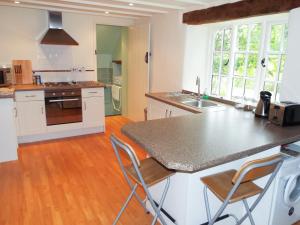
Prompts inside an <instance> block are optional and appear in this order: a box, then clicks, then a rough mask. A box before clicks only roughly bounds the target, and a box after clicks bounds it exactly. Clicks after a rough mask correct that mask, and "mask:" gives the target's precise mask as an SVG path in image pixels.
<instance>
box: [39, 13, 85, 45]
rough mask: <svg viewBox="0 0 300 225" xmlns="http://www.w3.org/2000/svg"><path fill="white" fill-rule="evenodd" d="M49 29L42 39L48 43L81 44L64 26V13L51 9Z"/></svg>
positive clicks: (43, 42)
mask: <svg viewBox="0 0 300 225" xmlns="http://www.w3.org/2000/svg"><path fill="white" fill-rule="evenodd" d="M48 13H49V30H48V31H47V32H46V34H45V36H44V37H43V39H42V40H41V44H46V45H79V44H78V42H77V41H75V40H74V39H73V38H72V37H71V36H70V35H69V34H68V33H67V32H66V31H64V30H63V27H62V13H61V12H54V11H49V12H48Z"/></svg>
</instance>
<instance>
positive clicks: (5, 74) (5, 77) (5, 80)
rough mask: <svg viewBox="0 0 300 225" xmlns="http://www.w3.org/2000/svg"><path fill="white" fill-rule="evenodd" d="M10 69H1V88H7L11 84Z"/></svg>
mask: <svg viewBox="0 0 300 225" xmlns="http://www.w3.org/2000/svg"><path fill="white" fill-rule="evenodd" d="M10 78H11V77H10V69H9V68H0V87H6V86H9V85H10V84H11V79H10Z"/></svg>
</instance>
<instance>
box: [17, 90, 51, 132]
mask: <svg viewBox="0 0 300 225" xmlns="http://www.w3.org/2000/svg"><path fill="white" fill-rule="evenodd" d="M16 116H17V123H18V125H17V128H18V136H27V135H34V134H42V133H45V132H46V115H45V101H44V92H43V91H24V92H16Z"/></svg>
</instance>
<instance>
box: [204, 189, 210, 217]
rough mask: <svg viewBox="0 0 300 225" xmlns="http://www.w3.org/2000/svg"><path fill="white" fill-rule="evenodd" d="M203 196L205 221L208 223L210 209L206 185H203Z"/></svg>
mask: <svg viewBox="0 0 300 225" xmlns="http://www.w3.org/2000/svg"><path fill="white" fill-rule="evenodd" d="M203 194H204V201H205V208H206V216H207V221H208V222H210V221H211V214H210V207H209V201H208V194H207V186H206V185H204V189H203Z"/></svg>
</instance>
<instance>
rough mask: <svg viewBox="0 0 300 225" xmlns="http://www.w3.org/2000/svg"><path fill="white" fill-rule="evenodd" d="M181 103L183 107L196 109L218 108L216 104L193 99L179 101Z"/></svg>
mask: <svg viewBox="0 0 300 225" xmlns="http://www.w3.org/2000/svg"><path fill="white" fill-rule="evenodd" d="M181 103H183V104H185V105H189V106H192V107H197V108H206V107H215V106H218V104H216V103H213V102H210V101H206V100H200V101H199V100H195V99H189V100H184V101H181Z"/></svg>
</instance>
